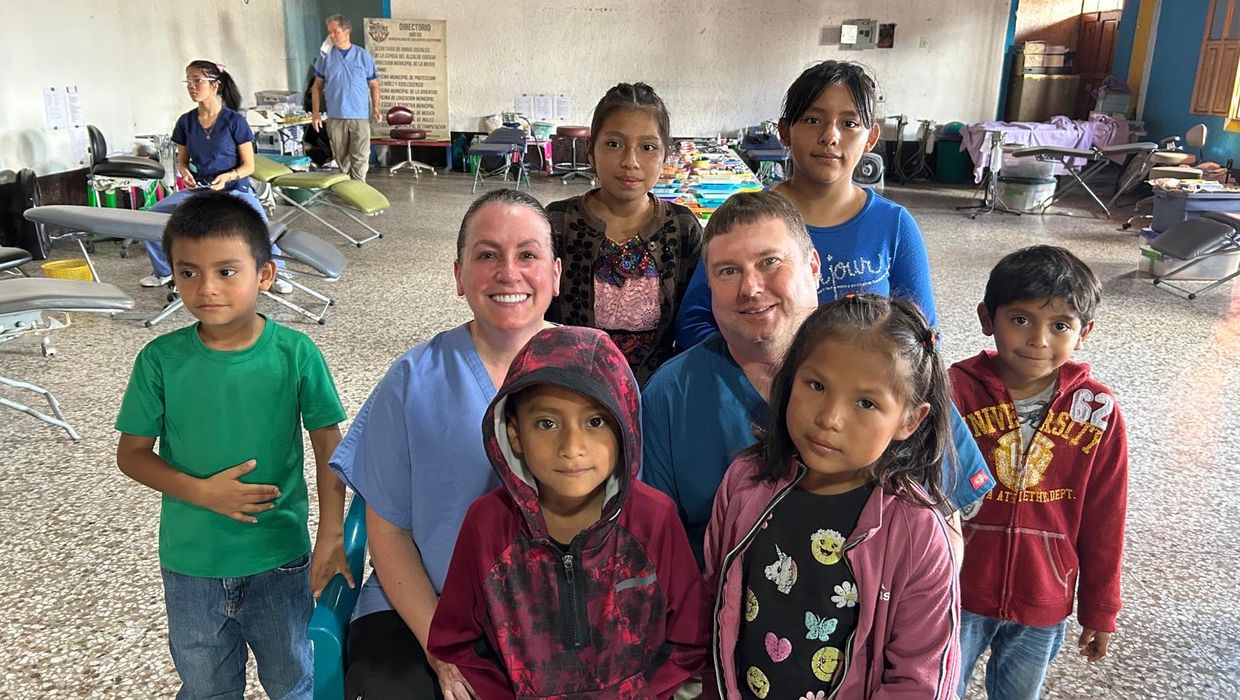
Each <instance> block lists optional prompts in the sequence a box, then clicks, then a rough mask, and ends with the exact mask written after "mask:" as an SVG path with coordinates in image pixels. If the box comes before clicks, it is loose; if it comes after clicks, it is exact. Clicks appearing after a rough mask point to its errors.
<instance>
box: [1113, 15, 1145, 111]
mask: <svg viewBox="0 0 1240 700" xmlns="http://www.w3.org/2000/svg"><path fill="white" fill-rule="evenodd" d="M1140 8H1141V0H1127V1H1126V2H1125V3H1124V13H1123V14H1122V15H1120V18H1119V36H1118V37H1117V38H1116V39H1115V59H1114V60H1113V61H1112V62H1111V73H1112V74H1114V75H1115V77H1117V78H1119V79H1120V80H1128V68H1129V65H1128V64H1130V63H1132V40H1133V38H1135V36H1136V33H1137V14H1138V11H1139V10H1140ZM1129 87H1131V88H1132V89H1133V92H1136V91H1137V90H1139V89H1140V88H1141V86H1140V85H1131V86H1129Z"/></svg>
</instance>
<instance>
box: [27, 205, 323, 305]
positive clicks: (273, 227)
mask: <svg viewBox="0 0 1240 700" xmlns="http://www.w3.org/2000/svg"><path fill="white" fill-rule="evenodd" d="M170 216H171V214H162V213H159V212H153V211H135V210H131V209H101V208H98V207H82V206H74V205H67V204H58V205H51V206H43V207H34V208H33V209H28V210H27V211H26V213H25V217H26V219H27V220H29V221H34V222H38V223H43V224H54V225H56V226H62V227H64V228H66V229H69V230H70V231H74V232H81V233H83V234H88V235H99V236H106V237H111V238H132V239H135V240H141V241H162V240H163V235H164V226H165V225H166V224H167V223H168V218H169V217H170ZM267 231H268V234H269V235H270V237H271V241H272V243H275V244H276V245H277V246H278V247H279V248H280V252H281V255H280V257H281V258H282V259H283V260H284V261H285V262H286V263H287V265H286V266H285V267H283V268H276V274H277V275H279V276H280V278H281V279H283V280H285V281H287V282H288V283H289V284H291V285H293V286H294V287H296V288H297V289H299V290H301V291H302V292H305V293H306V294H308V295H310V296H311V297H313V298H314V299H316V300H318V301H319V302H322V304H323V308H322V309H321V310H319V311H317V312H316V311H309V310H307V309H304V308H302V307H301V306H298V305H297V304H294V303H293V302H291V301H289V300H287V299H284V298H281V297H280V296H279V295H276V294H272V293H270V292H263V294H265V295H266V296H267V298H269V299H272V300H274V301H275V302H276V303H278V304H280V305H282V306H285V307H287V308H290V309H292V310H293V311H296V312H297V313H300V314H302V315H304V316H306V317H307V318H309V319H310V320H312V321H315V322H316V323H319V324H324V323H327V319H326V316H327V310H328V309H329V308H331V307H332V306H334V305H335V301H334V300H332V299H331V298H330V297H327V296H324V295H323V294H320V293H319V292H317V291H315V290H313V289H310V288H309V287H307V286H305V285H303V284H302V283H301V282H299V281H298V278H299V277H302V278H305V277H309V278H313V279H320V280H323V281H326V282H335V281H336V280H338V279H340V275H341V274H342V273H343V272H344V268H345V265H347V264H348V260H347V259H346V258H345V257H344V254H343V253H341V252H340V251H339V250H337V249H336V248H335V247H334V246H332V245H330V244H328V243H327V242H326V241H324V240H323V239H321V238H318V237H316V236H312V235H310V234H308V233H306V232H304V231H294V230H292V229H290V228H288V226H287V225H286V224H283V223H279V222H272V223H270V224H268V225H267ZM79 240H80V237H79ZM82 253H83V255H86V256H87V257H86V262H87V264H88V265H90V269H91V272H92V273H93V272H94V271H95V266H94V263H93V262H92V261H91V259H90V255H89V253H87V252H86V249H85V247H83V248H82ZM95 279H99V276H98V274H97V273H96V274H95ZM183 305H184V304H183V302H182V301H181V298H180V297H179V296H174V297H172V298H170V299H169V303H168V305H167V306H165V307H164V308H163V309H161V310H160V312H159V313H157V314H155V315H154V316H152V317H151V318H150V319H147V321H146V327H147V328H150V327H151V326H154V325H155V324H156V323H159V322H160V321H162V320H164V319H165V318H167V317H168V316H169V315H171V314H172V313H174V312H175V311H176V310H177V309H180V308H181V307H182V306H183Z"/></svg>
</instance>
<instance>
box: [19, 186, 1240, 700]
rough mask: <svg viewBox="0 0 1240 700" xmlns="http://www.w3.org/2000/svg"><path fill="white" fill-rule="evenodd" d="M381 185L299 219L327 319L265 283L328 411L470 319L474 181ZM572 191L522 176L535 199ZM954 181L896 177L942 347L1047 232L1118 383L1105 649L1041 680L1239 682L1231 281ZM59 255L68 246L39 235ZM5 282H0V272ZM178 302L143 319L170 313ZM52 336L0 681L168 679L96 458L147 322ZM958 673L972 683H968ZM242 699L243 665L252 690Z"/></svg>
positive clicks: (1108, 686) (1239, 311)
mask: <svg viewBox="0 0 1240 700" xmlns="http://www.w3.org/2000/svg"><path fill="white" fill-rule="evenodd" d="M371 182H372V183H373V184H375V185H376V186H378V187H380V188H381V189H383V190H384V192H385V193H386V194H387V195H388V196H389V197H390V198H391V199H392V202H393V207H392V209H391V210H390V211H389V212H387V214H385V215H384V216H383V217H381V218H380V219H379V224H380V227H381V228H382V229H383V230H385V231H386V232H387V237H386V238H385V239H383V240H381V241H375V242H373V243H370V244H367V246H366V247H365V248H363V249H361V250H357V249H354V248H352V247H347V246H345V245H344V242H343V240H342V239H339V238H333V236H332V234H329V233H327V232H326V231H324V230H323V229H322V228H321V227H320V226H319V225H318V224H315V223H313V222H311V223H310V224H307V225H306V229H307V230H308V231H311V232H314V233H319V234H320V235H323V236H324V237H325V238H328V239H329V240H333V242H334V243H337V244H341V249H342V250H344V251H345V254H346V255H347V256H348V258H349V261H350V267H349V269H348V270H347V271H346V273H345V275H344V279H343V280H342V281H340V282H339V283H336V284H334V285H324V287H325V288H329V289H330V292H331V293H332V294H333V295H334V296H335V297H336V298H337V300H338V302H337V306H336V307H335V308H334V309H333V310H332V315H331V317H330V321H329V322H328V324H327V325H325V326H317V325H313V324H309V323H305V322H302V321H301V320H300V319H299V318H297V317H294V316H292V315H291V314H290V313H289V312H287V311H284V310H282V309H281V308H279V307H276V306H275V305H273V304H271V302H263V303H262V307H261V308H263V310H264V311H266V312H268V313H271V314H273V315H274V316H275V317H276V318H277V319H279V320H281V321H284V322H288V323H292V324H294V325H295V326H296V327H298V328H301V329H303V330H304V331H306V332H307V333H309V334H310V335H311V336H312V337H313V338H314V339H315V340H316V341H317V342H318V344H319V346H320V347H321V348H322V349H323V352H324V354H325V356H326V357H327V361H328V363H329V364H330V365H331V367H332V370H333V373H334V375H335V377H336V381H337V384H338V386H339V388H340V392H341V395H342V399H343V400H344V403H345V406H346V408H347V409H348V410H349V411H350V412H353V411H356V410H357V408H358V407H359V406H360V405H361V403H362V401H363V400H364V399H365V397H366V395H367V394H368V393H369V392H370V390H371V388H372V387H373V386H374V384H375V382H376V381H377V380H378V378H379V377H380V376H381V375H382V373H383V371H384V370H385V369H386V367H387V365H388V363H389V362H391V360H392V359H393V358H395V357H396V356H397V355H399V354H400V353H401V352H403V351H404V350H405V349H407V348H408V347H410V346H411V345H413V344H415V343H417V342H419V341H421V340H424V339H425V338H427V337H429V336H430V335H432V334H433V333H435V332H437V331H439V330H442V329H445V328H448V327H450V326H452V325H455V324H456V323H459V322H461V321H462V320H464V319H466V318H467V316H468V309H467V307H466V306H465V304H464V302H462V301H461V300H459V299H458V298H457V297H455V296H454V295H453V293H452V290H453V287H452V277H451V260H452V257H453V250H452V247H453V242H454V237H455V232H456V229H457V226H458V224H459V218H460V215H461V213H462V212H463V211H464V209H465V207H466V206H467V205H468V203H469V201H470V200H471V195H470V194H469V183H468V181H467V180H466V179H464V178H463V177H460V176H456V177H446V178H445V177H440V178H438V179H430V178H427V177H425V176H424V177H423V178H422V179H421V180H420V181H416V182H415V181H414V180H413V179H412V177H411V176H410V175H409V174H408V173H400V174H398V175H397V176H396V177H395V178H389V177H388V176H387V175H385V174H382V173H380V174H377V175H374V176H372V178H371ZM583 190H584V185H581V184H577V185H573V186H569V187H562V186H560V185H559V184H558V182H554V181H553V183H551V184H547V183H542V182H538V181H536V182H535V187H534V192H535V194H536V195H537V196H539V197H540V198H541V199H542V200H543V201H551V200H553V199H558V198H560V197H563V196H568V195H570V194H576V193H579V192H581V191H583ZM968 194H969V193H968V192H967V191H966V190H958V189H943V188H922V189H913V188H894V187H889V188H888V189H887V195H888V196H890V197H892V198H894V199H896V200H898V201H900V202H902V203H904V204H905V205H907V206H908V207H909V208H910V209H911V210H912V211H913V214H914V216H915V217H916V218H917V220H918V221H919V223H920V224H921V227H922V229H923V230H924V232H925V235H926V239H927V242H928V246H929V249H930V256H931V262H932V265H933V270H934V279H935V286H936V293H937V297H938V304H939V317H940V321H941V325H942V331H943V338H944V340H943V348H944V351H945V353H946V354H947V356H948V357H949V358H952V359H958V358H961V357H964V356H967V355H971V354H973V353H975V352H977V350H978V349H979V348H980V347H981V346H982V345H984V343H985V339H984V338H983V337H982V336H981V334H980V333H979V332H978V330H977V327H976V319H975V316H974V311H973V309H974V307H975V306H976V304H977V302H978V301H979V300H980V296H981V292H982V286H983V284H984V281H985V277H986V274H987V272H988V270H989V268H990V266H991V265H992V264H993V263H994V262H995V261H996V260H997V259H998V258H999V257H1000V256H1001V255H1003V254H1004V253H1005V252H1007V251H1009V250H1011V249H1013V248H1016V247H1019V246H1022V245H1028V244H1032V243H1037V242H1050V243H1057V244H1061V245H1065V246H1067V247H1069V248H1071V249H1072V250H1074V251H1075V252H1076V253H1077V254H1078V255H1080V256H1081V257H1082V258H1083V259H1085V260H1086V261H1087V262H1088V263H1089V264H1090V265H1092V266H1093V267H1094V269H1095V270H1096V271H1097V272H1098V273H1099V275H1100V276H1101V277H1102V278H1103V280H1104V282H1105V289H1106V291H1105V294H1106V298H1105V301H1104V307H1103V309H1102V311H1101V314H1100V317H1099V323H1098V328H1097V330H1096V331H1095V333H1094V335H1093V336H1092V338H1091V339H1090V341H1089V342H1088V343H1087V345H1086V349H1085V350H1084V351H1083V352H1082V353H1080V357H1081V358H1082V359H1084V360H1086V361H1089V362H1091V363H1092V364H1093V366H1094V370H1095V372H1096V374H1097V375H1098V376H1099V377H1100V378H1101V379H1102V380H1103V381H1105V382H1106V383H1108V384H1110V385H1111V386H1112V387H1113V388H1114V389H1115V391H1116V393H1117V395H1118V397H1119V400H1120V405H1121V408H1122V409H1123V410H1124V412H1125V417H1126V419H1127V422H1128V429H1129V441H1130V452H1131V459H1132V476H1131V486H1130V511H1129V521H1128V522H1129V525H1128V538H1127V550H1126V556H1125V575H1124V585H1125V610H1124V612H1123V613H1122V614H1121V616H1120V631H1119V633H1118V634H1117V635H1116V636H1115V638H1114V640H1113V643H1112V647H1111V654H1110V655H1109V656H1108V658H1107V659H1105V660H1104V661H1103V662H1102V663H1100V664H1097V665H1092V666H1091V665H1088V664H1087V663H1086V662H1084V661H1083V660H1081V659H1080V658H1079V657H1077V656H1076V655H1075V653H1071V652H1072V649H1071V647H1072V646H1073V644H1072V639H1074V637H1075V634H1077V633H1078V632H1079V629H1077V630H1072V629H1070V631H1069V635H1070V637H1071V639H1070V640H1069V644H1068V649H1067V650H1066V651H1065V652H1064V653H1063V654H1061V656H1060V657H1059V658H1058V659H1057V660H1056V661H1055V663H1054V665H1053V667H1052V669H1051V672H1050V678H1049V680H1048V682H1047V685H1046V693H1045V696H1046V697H1048V698H1124V699H1127V698H1167V697H1175V698H1237V697H1240V651H1237V642H1238V641H1240V633H1237V630H1238V629H1240V584H1238V583H1237V579H1238V578H1240V548H1237V547H1236V546H1235V542H1236V541H1237V539H1240V496H1237V495H1236V491H1233V490H1232V489H1234V488H1235V484H1236V483H1237V481H1240V390H1238V389H1237V387H1240V285H1232V286H1231V287H1224V288H1222V289H1219V290H1216V291H1215V292H1213V293H1211V294H1208V295H1207V296H1205V297H1203V298H1201V299H1198V300H1197V301H1194V302H1189V301H1187V300H1185V299H1183V298H1180V297H1176V296H1172V295H1171V294H1169V293H1168V292H1166V291H1164V290H1161V289H1155V288H1153V287H1151V286H1150V284H1149V283H1148V281H1145V280H1143V279H1139V278H1138V277H1136V276H1135V274H1134V270H1135V267H1136V262H1137V244H1136V242H1135V238H1134V236H1132V235H1131V234H1128V233H1122V232H1119V231H1116V230H1115V224H1114V223H1108V222H1102V221H1097V220H1093V219H1089V218H1067V217H1058V216H1048V217H1036V216H1023V217H1019V218H1017V217H1009V216H999V215H993V216H988V217H981V218H979V219H977V220H976V221H970V220H969V219H968V218H966V217H964V216H962V215H960V214H958V213H956V212H955V211H954V210H953V207H954V206H955V205H958V204H963V203H965V199H966V198H967V196H968ZM58 255H66V253H58ZM98 264H99V268H100V272H101V274H102V276H103V278H104V279H106V280H108V281H112V282H115V283H117V284H119V285H120V286H121V287H122V288H124V289H125V290H126V291H128V292H129V293H130V294H132V295H133V296H134V298H135V299H136V300H137V303H138V307H139V308H140V309H143V310H146V311H149V312H152V313H153V312H154V311H155V310H157V309H158V308H159V306H160V305H161V302H162V296H161V295H160V293H158V292H155V291H151V290H142V289H139V287H138V286H137V279H138V277H140V276H141V275H143V274H146V272H148V271H149V270H148V269H147V268H145V263H144V262H143V261H142V260H141V259H121V258H120V257H119V256H118V255H117V246H116V245H114V244H112V243H101V244H100V245H99V251H98ZM0 284H2V282H0ZM188 321H189V316H188V315H186V314H185V313H184V312H181V313H180V314H178V315H176V316H174V317H173V318H172V319H171V320H169V321H168V322H166V323H165V325H164V326H162V327H160V328H159V330H161V331H162V330H168V329H171V328H173V327H174V326H175V325H180V324H184V323H187V322H188ZM73 323H74V325H73V327H72V328H69V329H67V330H65V331H62V332H59V333H57V334H55V338H56V341H57V345H58V347H59V354H57V355H56V356H55V357H54V358H51V359H45V358H43V357H42V356H41V355H40V354H39V352H38V348H37V345H34V344H29V343H8V344H5V345H4V346H0V367H3V371H4V374H6V375H9V376H16V377H21V378H24V379H26V380H29V381H33V382H36V383H39V384H42V385H44V386H46V387H47V388H49V389H51V390H52V391H54V392H55V393H56V395H57V396H58V397H59V399H60V401H61V404H62V406H63V408H64V410H65V413H66V415H67V416H68V418H69V420H70V421H71V422H72V423H73V424H74V426H76V428H77V429H78V430H79V431H80V432H81V434H82V438H83V439H82V441H81V442H80V443H76V444H75V443H72V442H70V441H69V440H68V439H67V438H66V437H65V436H64V434H63V433H61V432H59V431H56V430H54V429H51V428H49V427H47V426H45V425H43V424H41V423H38V422H36V421H34V420H33V419H31V418H29V417H27V416H23V415H19V414H16V413H12V412H9V411H4V410H0V454H3V455H4V456H3V459H2V461H3V466H4V468H3V469H2V470H0V542H3V546H0V571H2V572H3V574H2V575H0V649H2V650H3V651H0V658H2V659H3V664H0V697H5V698H9V697H12V698H35V697H41V698H44V697H45V698H69V697H73V698H76V697H100V698H140V697H141V698H149V697H171V696H172V695H173V693H174V692H175V690H176V687H177V684H176V678H175V675H174V673H173V671H172V665H171V662H170V660H169V658H168V653H167V648H166V630H165V622H164V614H163V598H162V590H161V587H160V582H159V572H158V565H157V560H156V553H155V543H156V529H157V514H158V507H157V506H158V499H157V498H156V496H155V495H154V494H153V493H152V492H150V491H148V490H147V489H145V488H143V487H141V486H138V485H137V484H134V483H133V482H131V481H129V480H128V479H126V478H125V477H123V476H122V475H121V474H120V472H119V471H117V470H116V468H115V466H114V458H113V454H114V449H115V445H116V435H115V433H114V432H113V430H112V427H111V426H112V420H113V417H114V414H115V411H116V408H117V405H118V402H119V397H120V394H121V391H122V389H123V387H124V383H125V380H126V377H127V376H128V373H129V368H130V363H131V362H132V359H133V357H134V355H135V354H136V353H137V351H138V350H139V349H140V348H141V347H142V345H143V344H144V343H146V342H147V341H148V340H150V339H151V338H152V337H153V336H154V334H155V331H149V330H147V329H145V328H143V327H142V325H141V324H139V323H136V322H130V321H117V320H111V319H108V318H99V317H91V316H85V315H77V316H75V317H74V318H73ZM2 395H4V396H14V393H13V392H12V391H11V390H7V389H6V390H4V393H3V394H2ZM979 675H980V674H975V682H974V685H975V687H974V689H973V691H972V692H971V693H970V697H979V698H980V697H982V693H981V692H980V685H979V683H978V680H977V679H976V678H977V677H978V676H979ZM250 694H251V695H252V696H254V697H261V691H260V690H258V689H257V686H256V684H255V683H254V677H253V674H252V673H251V692H250Z"/></svg>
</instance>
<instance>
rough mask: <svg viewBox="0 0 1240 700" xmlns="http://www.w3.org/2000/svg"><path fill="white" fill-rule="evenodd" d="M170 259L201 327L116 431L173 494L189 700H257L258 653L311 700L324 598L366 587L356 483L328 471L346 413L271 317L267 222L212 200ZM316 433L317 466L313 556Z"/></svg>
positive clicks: (167, 582)
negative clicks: (334, 587)
mask: <svg viewBox="0 0 1240 700" xmlns="http://www.w3.org/2000/svg"><path fill="white" fill-rule="evenodd" d="M163 247H164V251H165V252H166V253H167V254H168V258H169V260H171V262H172V270H173V275H174V277H175V280H176V285H177V289H178V290H179V291H180V294H181V298H182V299H183V300H184V301H185V307H186V308H187V309H189V311H190V313H192V314H193V315H194V317H195V318H197V319H198V323H196V324H194V325H192V326H188V327H186V328H182V329H180V330H176V331H173V332H171V333H168V334H167V335H163V336H160V337H159V338H156V339H155V340H153V341H151V342H150V343H148V344H147V346H146V347H145V348H143V349H142V352H141V353H139V355H138V358H137V360H136V361H135V362H134V369H133V374H132V375H131V376H130V378H129V386H128V388H127V389H126V390H125V398H124V401H123V402H122V404H121V410H120V415H119V416H117V419H116V429H117V430H119V431H121V438H120V444H119V445H118V446H117V449H116V462H117V465H119V466H120V469H121V471H122V472H124V473H125V474H126V475H127V476H129V477H130V478H132V479H133V480H134V481H137V482H138V483H140V484H144V485H146V486H149V487H151V488H153V489H155V490H156V491H159V492H161V493H163V503H162V507H161V510H160V525H159V561H160V567H161V571H162V573H163V582H164V600H165V605H166V607H167V610H168V638H169V647H170V649H171V651H172V660H173V663H174V664H175V665H176V669H177V673H178V674H179V675H180V677H181V683H182V688H181V692H180V693H179V694H178V697H238V698H239V697H241V696H242V694H243V692H244V689H245V663H246V656H247V654H246V648H245V645H247V644H248V645H249V647H250V649H252V650H253V651H254V658H255V660H256V661H257V662H258V677H259V680H260V681H261V682H262V685H263V688H264V689H265V690H266V691H267V694H268V695H270V696H271V697H276V698H306V699H307V700H309V698H310V697H311V694H312V686H313V660H312V655H311V650H310V643H309V640H308V639H307V636H306V628H307V625H308V624H309V622H310V613H311V612H312V610H313V607H314V596H317V595H318V593H319V592H320V591H321V590H322V589H323V587H324V586H325V585H326V584H327V582H328V581H329V580H330V579H331V577H332V576H333V575H335V574H336V573H337V572H340V573H342V574H344V576H345V578H346V579H347V580H348V582H349V585H350V586H352V585H353V581H352V576H351V575H350V573H349V568H348V565H347V564H346V561H345V557H344V541H343V513H344V486H343V485H342V484H341V483H340V481H339V480H338V479H337V478H336V476H335V475H334V474H333V473H332V472H331V469H330V468H329V467H328V466H327V460H328V458H329V457H330V456H331V454H332V451H333V450H335V448H336V444H337V443H339V442H340V429H339V427H338V424H339V423H340V422H341V421H343V420H344V418H345V414H344V408H343V407H342V406H341V404H340V398H339V397H338V396H337V394H336V387H335V384H334V383H333V382H332V378H331V375H330V374H329V372H328V370H327V365H326V363H325V362H324V361H323V356H322V354H321V353H320V352H319V349H318V348H317V347H315V345H314V343H313V342H312V341H311V340H310V339H309V338H308V337H306V336H305V335H304V334H302V333H299V332H297V331H294V330H292V329H289V328H285V327H283V326H280V325H279V324H277V323H276V322H274V321H272V320H270V319H268V318H266V317H264V316H260V315H259V314H258V312H257V311H256V307H257V304H258V294H259V292H260V291H262V290H266V289H267V288H269V287H270V286H271V284H272V282H273V280H274V278H275V265H274V264H273V262H272V260H271V243H270V241H269V240H268V236H267V226H266V223H265V222H264V221H263V219H262V217H261V216H260V215H259V214H258V213H257V212H256V211H254V210H253V209H252V208H250V206H249V205H248V204H246V203H245V202H243V201H241V200H239V199H237V198H235V197H232V196H231V195H228V194H224V193H222V192H203V193H200V194H197V195H195V196H193V197H191V198H189V199H188V200H186V201H185V202H184V203H183V204H181V205H180V206H179V207H178V208H177V209H176V211H175V212H174V213H173V214H172V216H171V217H170V218H169V220H168V224H167V226H166V228H165V229H164V240H163ZM299 421H300V425H299ZM301 426H304V427H305V429H306V430H308V431H309V432H310V444H311V445H312V446H313V448H314V457H315V463H316V464H317V471H316V479H315V481H316V485H317V487H318V496H319V528H318V534H317V537H316V541H315V546H314V550H313V551H314V555H313V558H311V555H310V538H309V534H308V532H307V528H306V521H307V515H308V510H309V500H308V496H307V490H306V481H305V478H304V477H303V474H302V472H303V469H304V459H305V455H304V453H303V448H302V434H301ZM157 438H158V440H159V452H158V454H157V453H156V452H155V450H154V448H155V441H156V439H157Z"/></svg>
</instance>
